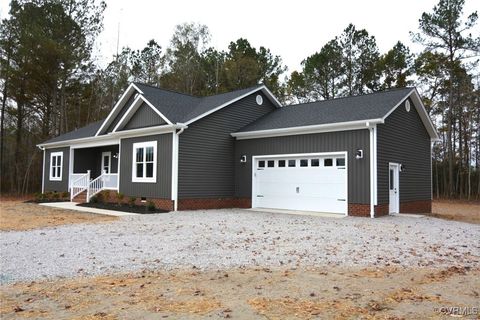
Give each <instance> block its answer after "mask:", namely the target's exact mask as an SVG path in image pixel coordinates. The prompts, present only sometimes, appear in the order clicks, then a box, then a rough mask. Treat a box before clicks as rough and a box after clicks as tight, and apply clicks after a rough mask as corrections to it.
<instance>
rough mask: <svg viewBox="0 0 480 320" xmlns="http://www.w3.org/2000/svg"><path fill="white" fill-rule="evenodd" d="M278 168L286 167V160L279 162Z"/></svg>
mask: <svg viewBox="0 0 480 320" xmlns="http://www.w3.org/2000/svg"><path fill="white" fill-rule="evenodd" d="M278 167H279V168H283V167H285V160H278Z"/></svg>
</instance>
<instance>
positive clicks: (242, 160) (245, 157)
mask: <svg viewBox="0 0 480 320" xmlns="http://www.w3.org/2000/svg"><path fill="white" fill-rule="evenodd" d="M246 162H247V156H246V155H243V156H241V157H240V163H246Z"/></svg>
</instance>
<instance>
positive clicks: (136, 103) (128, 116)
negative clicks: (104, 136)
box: [112, 95, 173, 132]
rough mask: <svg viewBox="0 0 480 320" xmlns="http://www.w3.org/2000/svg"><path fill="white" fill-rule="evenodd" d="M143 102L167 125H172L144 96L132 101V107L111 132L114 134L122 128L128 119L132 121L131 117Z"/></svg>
mask: <svg viewBox="0 0 480 320" xmlns="http://www.w3.org/2000/svg"><path fill="white" fill-rule="evenodd" d="M144 102H145V104H146V105H147V106H149V107H150V109H152V110H153V111H154V112H155V113H156V114H158V116H159V117H160V118H162V119H163V121H165V122H166V123H167V124H173V123H172V122H171V121H170V120H168V119H167V117H165V116H164V115H163V114H162V113H161V112H160V111H158V110H157V108H155V107H154V106H153V105H152V104H151V103H150V102H149V101H148V100H147V99H146V98H145V97H144V96H142V95H139V96H138V97H137V98H136V99H135V101H133V103H132V105H131V106H130V107H129V108H128V110H127V112H125V113H124V115H123V116H122V118H121V119H120V121H118V123H117V125H116V126H115V128H114V129H113V131H112V132H116V131H117V130H118V129H121V128H123V127H124V126H125V125H126V124H127V123H128V121H130V119H132V117H133V115H134V114H135V112H137V110H138V109H139V108H140V106H141V105H142V104H143V103H144Z"/></svg>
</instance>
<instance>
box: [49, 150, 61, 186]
mask: <svg viewBox="0 0 480 320" xmlns="http://www.w3.org/2000/svg"><path fill="white" fill-rule="evenodd" d="M62 168H63V152H52V153H50V180H51V181H62Z"/></svg>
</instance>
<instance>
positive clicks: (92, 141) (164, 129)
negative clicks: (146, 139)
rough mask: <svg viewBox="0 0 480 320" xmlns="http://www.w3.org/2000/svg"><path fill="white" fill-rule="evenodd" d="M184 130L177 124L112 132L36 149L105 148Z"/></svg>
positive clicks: (52, 143)
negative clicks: (125, 140) (134, 138)
mask: <svg viewBox="0 0 480 320" xmlns="http://www.w3.org/2000/svg"><path fill="white" fill-rule="evenodd" d="M186 128H188V126H186V125H185V124H181V123H178V124H174V125H163V126H155V127H148V128H140V129H131V130H124V131H117V132H112V133H109V134H105V135H101V136H92V137H87V138H80V139H72V140H65V141H59V142H51V143H45V144H39V145H38V147H41V148H58V147H68V146H71V147H72V148H80V147H81V148H88V147H89V146H106V145H111V144H118V143H119V139H120V138H133V137H142V136H149V135H155V134H164V133H170V132H175V130H177V129H186Z"/></svg>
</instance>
